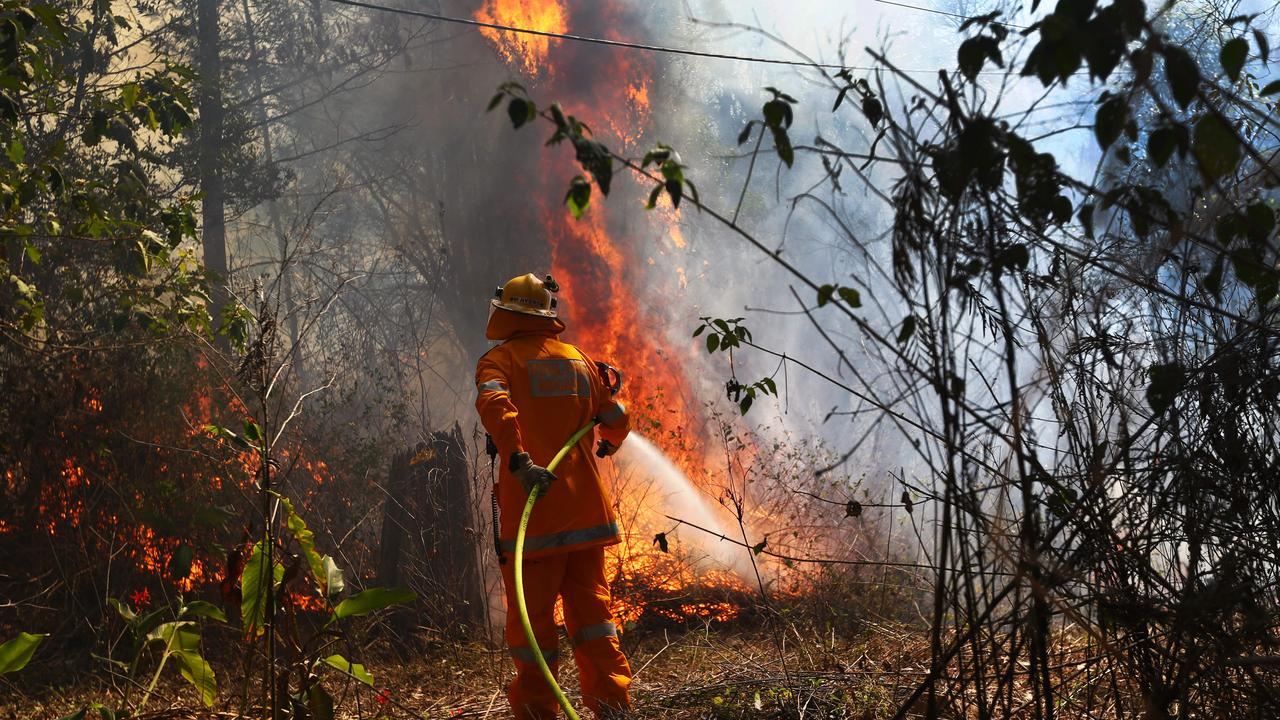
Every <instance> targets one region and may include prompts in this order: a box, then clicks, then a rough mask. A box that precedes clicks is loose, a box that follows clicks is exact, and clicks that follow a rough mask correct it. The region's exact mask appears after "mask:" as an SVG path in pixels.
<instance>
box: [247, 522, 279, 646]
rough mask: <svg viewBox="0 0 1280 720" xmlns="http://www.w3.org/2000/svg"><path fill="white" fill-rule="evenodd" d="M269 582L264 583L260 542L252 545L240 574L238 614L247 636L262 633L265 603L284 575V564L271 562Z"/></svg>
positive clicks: (251, 636) (263, 560) (264, 560)
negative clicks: (251, 550)
mask: <svg viewBox="0 0 1280 720" xmlns="http://www.w3.org/2000/svg"><path fill="white" fill-rule="evenodd" d="M272 565H273V567H272V571H271V578H272V579H271V582H270V583H269V584H268V583H264V582H263V580H265V579H266V574H267V558H266V555H265V553H263V551H262V543H261V542H259V543H256V544H255V545H254V546H253V552H252V553H251V554H250V555H249V562H248V563H246V564H245V566H244V572H243V573H242V574H241V575H240V597H241V601H240V602H241V605H240V616H241V620H242V625H243V627H244V633H245V635H246V636H247V637H249V638H251V639H252V638H257V637H259V636H261V635H262V633H263V627H262V625H263V623H264V622H265V621H266V617H267V603H268V602H271V601H272V597H273V595H274V593H273V592H272V591H273V590H274V589H275V587H276V585H278V584H279V583H280V579H281V578H283V577H284V565H281V564H280V563H278V562H273V563H272Z"/></svg>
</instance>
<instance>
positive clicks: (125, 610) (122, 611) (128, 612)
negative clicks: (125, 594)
mask: <svg viewBox="0 0 1280 720" xmlns="http://www.w3.org/2000/svg"><path fill="white" fill-rule="evenodd" d="M107 604H108V605H110V606H111V607H113V608H115V611H116V613H118V614H119V615H120V617H121V618H123V619H124V621H125V622H126V623H128V625H129V626H130V627H133V625H134V624H135V623H137V622H138V615H137V613H135V612H134V611H133V608H131V607H129V606H128V605H126V604H124V603H122V602H120V601H119V600H117V599H115V598H113V597H109V598H107Z"/></svg>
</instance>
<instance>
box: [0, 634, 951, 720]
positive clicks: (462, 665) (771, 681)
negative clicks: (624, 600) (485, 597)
mask: <svg viewBox="0 0 1280 720" xmlns="http://www.w3.org/2000/svg"><path fill="white" fill-rule="evenodd" d="M752 624H753V625H754V623H752ZM775 626H776V627H777V630H776V631H767V630H766V629H764V628H762V627H758V626H754V627H753V626H750V625H748V624H747V623H737V624H735V626H718V625H716V624H714V623H708V624H703V625H701V626H697V625H691V626H685V627H683V628H668V629H662V630H653V629H649V630H644V631H637V632H630V633H625V634H624V635H623V637H622V643H623V649H624V651H625V652H626V653H627V654H628V657H629V658H630V660H631V663H632V668H633V670H634V672H635V675H636V680H635V685H634V686H633V698H634V702H635V711H636V717H637V718H784V717H799V716H803V717H812V718H878V717H886V716H889V715H892V712H893V710H894V709H895V707H896V705H895V701H896V700H898V699H900V698H901V697H903V693H904V692H907V691H909V689H910V688H911V687H912V686H913V681H915V680H918V679H919V677H920V675H921V674H923V672H924V666H923V665H922V664H921V661H920V658H925V662H927V648H926V647H925V645H924V642H925V636H924V634H923V633H920V632H919V631H918V630H908V629H906V628H905V627H902V626H897V627H889V626H886V625H879V624H874V623H867V624H865V626H864V627H863V628H862V629H861V630H860V631H857V632H852V633H851V632H847V631H846V632H835V631H823V630H819V629H809V630H804V629H801V628H800V627H798V626H797V625H795V624H786V623H783V622H778V623H775ZM419 645H420V646H421V647H420V649H417V650H412V651H404V650H401V651H398V652H395V653H392V652H390V651H384V652H383V655H384V656H383V657H381V658H379V659H376V660H375V659H371V658H367V657H366V658H363V659H364V660H365V663H366V665H367V666H368V668H369V670H370V672H372V674H373V675H374V677H375V687H373V688H369V687H367V686H364V685H361V684H360V683H356V682H354V681H344V680H342V679H341V678H339V677H336V676H333V675H330V676H329V678H328V682H327V687H329V688H330V689H331V691H332V692H333V695H334V697H335V699H336V701H337V704H338V709H337V713H336V716H337V717H341V718H362V719H363V718H402V717H420V718H431V719H435V718H503V717H510V713H509V711H508V709H507V706H506V700H505V694H504V693H503V692H502V686H503V685H504V684H505V682H506V680H507V679H508V678H509V677H510V666H509V663H508V662H507V660H506V656H505V653H504V652H503V651H501V650H499V649H497V648H496V647H491V646H489V645H487V644H485V643H481V642H475V641H469V642H463V641H439V640H436V641H432V640H430V639H425V640H422V641H421V642H420V643H419ZM561 649H562V651H564V652H562V656H568V655H569V653H568V652H567V650H568V647H567V644H564V641H563V639H562V648H561ZM231 665H234V663H226V664H219V663H216V662H215V668H218V669H219V685H220V688H219V695H218V699H217V701H216V702H215V704H214V707H213V708H204V707H202V706H200V705H199V704H198V701H197V700H196V698H195V697H194V694H193V692H192V691H191V688H190V686H188V685H187V684H186V683H185V682H183V681H182V680H181V679H180V677H179V676H178V673H177V671H176V670H174V671H172V672H170V671H169V670H166V671H165V674H166V677H165V678H164V679H163V680H162V681H161V683H160V685H159V687H158V689H157V694H156V695H155V696H154V697H153V699H152V700H151V702H150V703H149V704H148V706H147V708H146V711H145V712H144V713H142V714H140V715H135V716H133V717H134V718H135V719H136V720H148V719H150V720H162V719H165V718H175V719H176V718H206V717H216V718H232V717H236V716H237V713H236V710H237V708H239V707H240V706H241V705H240V703H241V693H242V692H243V684H242V683H240V682H239V681H238V679H237V677H236V676H235V675H234V674H231V673H228V672H226V671H223V670H221V668H224V667H228V666H231ZM561 676H562V679H563V680H564V687H565V690H566V691H567V692H568V694H569V696H570V698H571V700H574V701H575V704H576V701H577V699H578V698H577V681H576V677H574V672H573V664H572V660H568V661H566V662H563V663H562V667H561ZM120 691H121V687H120V684H119V682H115V683H113V682H112V681H111V680H110V678H109V677H107V676H105V675H100V674H96V673H94V674H88V675H79V676H71V677H66V678H62V679H60V680H55V681H54V682H52V684H50V685H46V686H44V687H43V688H42V689H32V688H20V687H17V686H15V685H13V684H9V683H4V681H3V680H0V718H3V719H4V720H9V719H15V720H16V719H18V718H53V719H57V718H62V717H65V716H67V715H71V714H74V713H75V712H76V711H77V710H79V709H80V708H82V707H86V706H90V705H92V704H93V703H95V702H97V703H105V704H107V705H112V704H113V703H118V701H119V697H120V694H119V693H120ZM380 696H381V697H383V698H385V701H379V697H380ZM136 697H137V694H136V693H135V698H136ZM801 710H803V712H802V713H801V712H800V711H801ZM247 715H248V716H254V715H255V713H254V712H253V711H252V710H250V712H249V713H247ZM97 716H98V714H97V713H93V714H90V715H89V716H88V717H91V718H95V720H96V717H97Z"/></svg>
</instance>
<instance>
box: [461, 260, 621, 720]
mask: <svg viewBox="0 0 1280 720" xmlns="http://www.w3.org/2000/svg"><path fill="white" fill-rule="evenodd" d="M558 290H559V288H558V287H557V286H556V284H555V281H554V280H552V279H551V277H550V276H547V279H546V280H545V281H543V280H539V279H538V278H537V277H535V276H534V275H532V274H528V275H523V276H521V277H517V278H513V279H512V280H510V281H509V282H508V283H507V284H506V285H504V286H502V287H501V288H499V289H498V291H497V293H496V295H495V297H494V299H493V300H492V301H491V304H492V306H493V307H492V310H491V311H490V316H489V324H488V327H487V328H486V330H485V337H487V338H488V339H490V340H499V341H501V344H500V345H498V346H496V347H494V348H493V349H491V350H490V351H489V352H487V353H485V354H484V355H483V356H482V357H481V358H480V361H479V362H478V363H477V365H476V389H477V391H478V393H479V395H478V397H477V398H476V410H478V411H479V413H480V420H481V422H482V423H483V424H484V427H485V430H486V431H488V433H489V435H490V436H491V437H492V442H493V445H495V446H496V447H497V451H498V458H499V466H500V468H501V469H500V471H499V474H498V483H497V487H496V490H495V492H496V493H497V499H498V507H499V509H500V510H501V522H500V524H499V528H500V530H499V550H500V552H502V553H504V554H506V555H507V556H509V555H510V554H511V553H512V552H513V551H514V549H515V537H516V529H517V527H518V525H519V521H520V516H521V512H522V510H523V508H524V505H525V501H526V500H527V499H528V494H529V493H530V492H537V493H539V494H540V499H539V500H538V504H537V505H536V506H535V507H534V511H533V514H532V517H531V518H530V520H529V527H528V531H527V534H526V540H525V546H524V547H525V560H524V592H525V601H526V605H527V607H528V610H529V619H530V622H531V624H532V626H533V632H534V637H535V638H536V639H537V641H538V645H539V647H540V648H542V653H543V656H544V657H545V659H546V661H547V664H548V665H549V666H550V667H551V670H552V672H553V673H554V672H556V669H557V665H558V662H557V660H558V652H557V647H558V645H559V643H558V638H557V635H556V625H555V620H554V617H553V612H554V608H555V603H556V598H557V597H560V598H562V599H563V601H564V620H565V625H566V629H567V630H568V635H569V640H570V642H571V643H572V645H573V656H574V660H575V661H576V663H577V666H578V674H579V679H580V681H581V687H582V695H583V700H584V702H585V704H586V706H587V708H588V709H590V710H591V711H592V712H593V713H595V715H596V717H598V718H600V717H615V716H619V715H622V714H623V713H625V712H626V710H627V709H628V708H629V705H630V702H629V699H628V695H627V687H628V686H629V685H630V684H631V668H630V666H629V665H628V664H627V659H626V657H625V656H624V655H623V654H622V650H621V649H620V648H619V646H618V628H617V625H615V624H614V621H613V615H612V612H611V610H610V605H611V601H610V596H609V585H608V581H607V580H606V579H605V568H604V549H605V547H606V546H609V545H614V544H616V543H618V542H620V540H621V538H620V536H619V533H618V523H617V518H616V517H615V516H614V512H613V503H612V502H611V501H610V499H609V496H608V493H607V492H606V491H605V488H604V485H603V483H602V482H601V479H600V473H599V471H598V470H597V469H596V459H595V456H593V454H592V452H591V451H592V445H593V438H592V436H593V434H594V433H588V434H587V435H586V436H585V437H584V438H583V439H582V440H581V441H579V443H578V445H577V446H576V447H575V448H574V449H573V450H572V451H571V452H570V453H569V455H568V456H567V457H566V458H565V459H564V460H563V461H561V464H560V465H559V466H558V467H557V468H556V473H555V475H552V474H551V473H550V472H548V471H547V470H546V465H547V464H548V463H550V462H551V459H552V458H553V457H554V456H555V454H556V452H557V451H559V450H560V448H561V446H562V445H563V444H564V443H565V441H567V440H568V439H569V438H570V437H571V436H572V435H573V433H574V432H575V431H576V430H577V429H578V428H580V427H582V426H583V425H586V424H587V423H588V422H590V421H591V420H592V419H593V418H599V420H600V425H599V426H598V432H599V435H600V439H599V443H598V445H596V450H597V453H596V454H598V455H600V456H602V457H603V456H606V455H612V454H613V453H614V452H616V451H617V449H618V446H619V445H621V444H622V441H623V440H624V439H625V438H626V436H627V433H628V431H629V429H630V418H629V416H628V415H627V412H626V409H625V408H624V407H623V406H622V404H621V403H619V402H617V401H616V400H615V399H614V398H613V396H612V393H611V391H610V390H611V387H610V377H609V373H608V371H607V368H608V366H604V365H601V366H597V364H596V363H595V362H592V360H591V359H590V358H589V357H587V356H586V355H585V354H584V353H583V352H582V351H581V350H579V349H578V348H576V347H574V346H573V345H570V344H568V343H565V342H561V341H560V339H559V335H560V333H562V332H564V329H565V326H564V323H563V322H561V321H560V319H559V318H558V317H556V309H555V300H554V299H553V298H552V296H551V295H552V293H553V292H555V291H558ZM614 389H616V387H615V388H614ZM512 575H513V563H511V562H504V563H503V564H502V580H503V585H504V586H505V588H506V595H507V624H506V641H507V645H508V647H509V648H510V651H511V657H512V659H513V660H514V662H515V667H516V677H515V679H514V680H513V681H512V682H511V685H510V686H509V687H508V688H507V699H508V700H509V701H510V703H511V708H512V710H513V711H514V712H515V715H516V717H517V718H519V719H520V720H541V719H542V718H554V717H556V713H557V704H556V700H555V696H554V695H553V694H552V690H551V688H550V687H549V686H548V685H547V682H546V680H545V679H544V678H543V677H542V675H541V674H540V672H539V670H538V666H537V665H536V664H535V663H536V660H535V659H534V657H533V650H532V649H531V648H530V647H529V646H528V643H527V642H526V640H525V636H524V633H523V631H522V630H521V625H520V619H519V617H518V613H517V611H516V600H515V588H514V584H515V582H514V578H513V577H512Z"/></svg>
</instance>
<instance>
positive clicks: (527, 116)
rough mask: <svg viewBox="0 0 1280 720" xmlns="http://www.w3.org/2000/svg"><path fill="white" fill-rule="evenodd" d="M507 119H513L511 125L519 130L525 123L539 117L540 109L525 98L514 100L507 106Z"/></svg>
mask: <svg viewBox="0 0 1280 720" xmlns="http://www.w3.org/2000/svg"><path fill="white" fill-rule="evenodd" d="M507 117H509V118H511V124H512V125H513V126H514V127H515V128H516V129H517V130H518V129H520V127H521V126H523V125H524V124H525V123H528V122H529V121H531V120H533V119H534V118H536V117H538V108H537V106H536V105H534V104H533V103H531V102H529V101H528V100H525V99H523V98H512V99H511V103H510V104H509V105H507Z"/></svg>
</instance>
